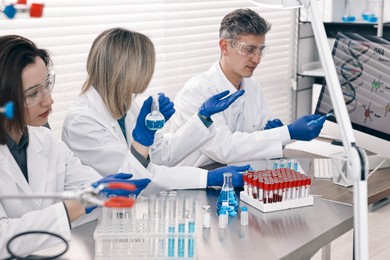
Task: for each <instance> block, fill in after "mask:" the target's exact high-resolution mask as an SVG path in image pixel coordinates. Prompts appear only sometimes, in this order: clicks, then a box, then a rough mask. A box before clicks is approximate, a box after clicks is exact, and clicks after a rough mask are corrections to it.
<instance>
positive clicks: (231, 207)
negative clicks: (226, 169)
mask: <svg viewBox="0 0 390 260" xmlns="http://www.w3.org/2000/svg"><path fill="white" fill-rule="evenodd" d="M223 178H224V182H223V186H222V189H221V193H220V194H219V197H218V202H217V213H218V214H219V213H220V210H221V208H222V207H225V208H226V210H227V212H228V214H229V216H236V215H237V213H238V200H237V196H236V192H235V191H234V188H233V184H232V174H231V173H224V174H223Z"/></svg>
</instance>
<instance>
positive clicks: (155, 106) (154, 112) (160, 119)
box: [145, 95, 165, 130]
mask: <svg viewBox="0 0 390 260" xmlns="http://www.w3.org/2000/svg"><path fill="white" fill-rule="evenodd" d="M158 97H159V95H154V96H153V101H152V108H151V112H150V113H149V114H148V115H147V116H146V118H145V125H146V127H147V128H149V129H150V130H159V129H161V128H163V126H164V124H165V118H164V116H163V114H161V112H160V105H159V102H158Z"/></svg>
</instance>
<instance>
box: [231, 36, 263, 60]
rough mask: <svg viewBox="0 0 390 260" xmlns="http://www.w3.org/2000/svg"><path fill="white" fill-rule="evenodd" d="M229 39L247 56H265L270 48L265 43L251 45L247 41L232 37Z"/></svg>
mask: <svg viewBox="0 0 390 260" xmlns="http://www.w3.org/2000/svg"><path fill="white" fill-rule="evenodd" d="M228 41H229V42H230V43H231V45H232V47H233V48H234V49H235V50H236V51H237V52H238V53H239V54H241V55H243V56H245V57H253V56H255V55H256V54H259V56H260V57H264V55H265V53H266V52H267V50H268V46H266V45H265V44H259V45H251V44H248V43H246V42H240V41H237V40H232V39H229V40H228Z"/></svg>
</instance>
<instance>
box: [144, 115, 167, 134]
mask: <svg viewBox="0 0 390 260" xmlns="http://www.w3.org/2000/svg"><path fill="white" fill-rule="evenodd" d="M164 124H165V119H164V117H162V119H161V117H160V116H153V115H149V116H148V117H147V118H146V119H145V125H146V127H147V128H149V129H150V130H159V129H161V128H163V126H164Z"/></svg>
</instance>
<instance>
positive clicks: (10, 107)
mask: <svg viewBox="0 0 390 260" xmlns="http://www.w3.org/2000/svg"><path fill="white" fill-rule="evenodd" d="M0 113H4V115H5V117H6V118H8V119H12V118H14V103H12V102H11V101H10V102H7V103H6V104H5V105H4V106H3V107H0Z"/></svg>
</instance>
